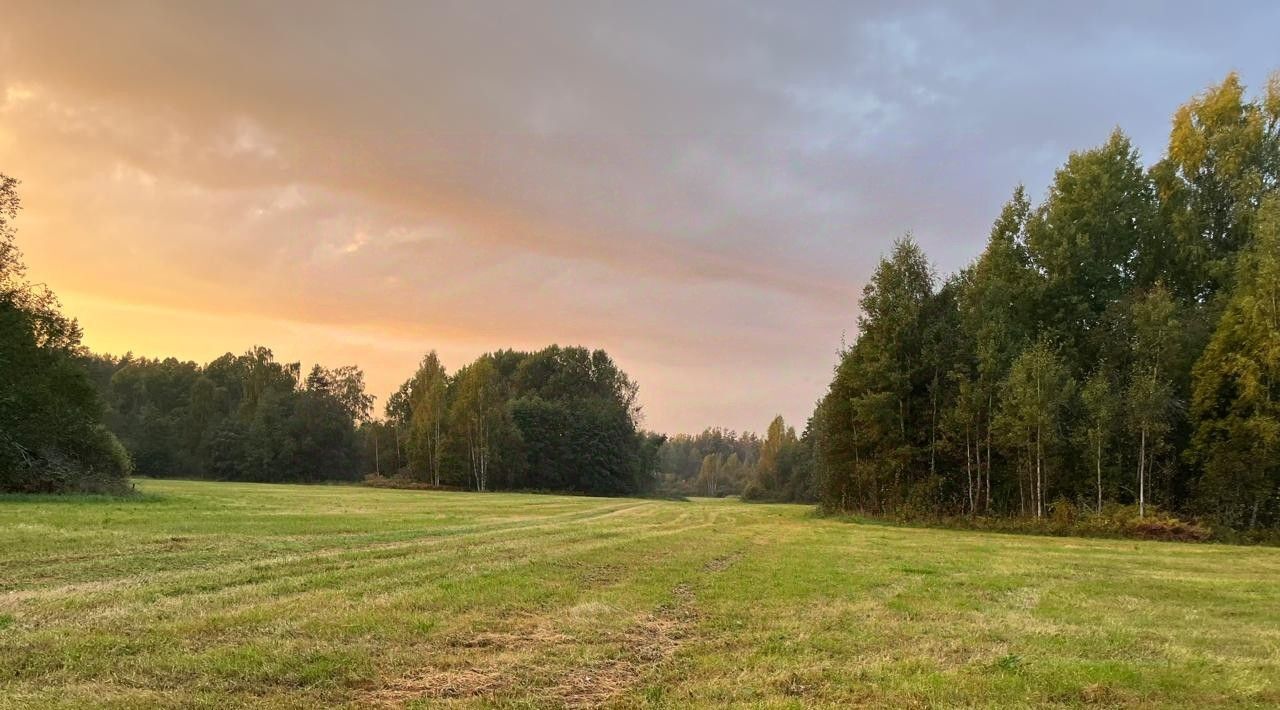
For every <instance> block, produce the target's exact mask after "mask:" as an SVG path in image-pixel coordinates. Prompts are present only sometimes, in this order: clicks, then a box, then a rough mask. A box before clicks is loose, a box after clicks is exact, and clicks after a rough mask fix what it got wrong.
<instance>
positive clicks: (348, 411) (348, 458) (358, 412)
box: [84, 347, 373, 482]
mask: <svg viewBox="0 0 1280 710" xmlns="http://www.w3.org/2000/svg"><path fill="white" fill-rule="evenodd" d="M84 363H85V365H86V367H87V369H88V370H89V372H90V373H91V377H92V380H93V381H94V383H95V384H96V385H97V387H98V391H99V392H100V394H101V396H102V399H103V401H104V402H105V405H106V416H105V422H106V424H107V426H108V427H109V428H110V429H111V430H112V431H113V432H115V434H116V436H118V437H119V438H120V440H121V441H122V442H123V443H124V445H125V447H126V448H127V449H128V450H129V452H130V453H131V454H132V456H133V461H134V466H135V468H136V471H137V473H139V474H140V475H145V476H155V477H166V476H184V477H197V478H215V479H219V480H229V481H295V482H314V481H323V480H354V479H357V478H359V477H360V472H359V469H358V464H359V457H358V454H359V442H358V439H357V432H356V424H357V422H360V421H363V420H364V419H367V418H368V416H369V414H370V410H371V406H372V402H373V398H372V397H371V396H369V395H367V394H365V392H364V374H363V373H362V372H361V371H360V370H359V369H358V368H355V367H339V368H337V369H334V370H327V369H325V368H323V367H321V366H319V365H317V366H315V367H314V368H312V370H311V371H310V372H309V373H308V374H307V376H306V377H305V378H303V377H302V376H301V367H300V365H299V364H298V363H280V362H277V361H276V360H275V357H274V355H273V354H272V352H271V350H269V349H267V348H262V347H258V348H254V349H252V350H250V351H248V352H246V353H244V354H243V355H238V356H236V355H231V354H230V353H228V354H226V355H223V356H222V357H219V358H217V359H216V360H214V361H212V362H210V363H208V364H207V365H205V366H203V367H201V366H200V365H197V364H196V363H194V362H181V361H179V360H176V359H173V358H168V359H165V360H150V359H146V358H134V357H131V356H126V357H123V358H119V359H117V358H112V357H110V356H95V355H88V356H86V357H85V358H84Z"/></svg>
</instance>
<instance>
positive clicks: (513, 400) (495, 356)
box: [364, 345, 665, 494]
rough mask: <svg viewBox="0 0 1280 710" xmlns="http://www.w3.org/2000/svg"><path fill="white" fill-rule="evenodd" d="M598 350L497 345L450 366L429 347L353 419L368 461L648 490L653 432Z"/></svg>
mask: <svg viewBox="0 0 1280 710" xmlns="http://www.w3.org/2000/svg"><path fill="white" fill-rule="evenodd" d="M636 392H637V387H636V384H635V382H633V381H632V380H631V379H630V378H629V377H627V375H626V373H625V372H623V371H622V370H621V369H620V368H618V366H617V365H616V364H615V363H614V362H613V359H612V358H610V357H609V355H608V354H607V353H605V352H604V351H603V350H588V349H586V348H582V347H561V346H558V345H552V346H550V347H547V348H544V349H542V350H539V351H537V352H532V353H529V352H517V351H514V350H499V351H497V352H493V353H487V354H485V355H482V356H480V357H479V358H477V359H476V360H475V361H474V362H472V363H470V364H468V365H466V366H465V367H463V368H461V369H459V370H458V371H457V372H455V373H454V374H452V375H450V374H448V373H447V372H446V371H445V368H444V365H443V364H442V363H441V362H440V359H439V358H438V357H437V356H436V354H435V353H434V352H432V353H430V354H428V355H427V356H426V357H425V358H423V360H422V363H421V365H419V367H418V370H417V372H415V373H414V375H413V376H412V377H411V378H409V379H408V380H406V381H405V383H404V384H402V385H401V386H400V388H399V389H398V390H397V391H396V393H395V394H393V395H392V396H391V397H390V398H389V399H388V401H387V404H386V418H385V419H384V420H383V421H380V422H370V423H367V424H366V425H365V428H364V431H365V433H366V442H365V447H364V454H365V456H366V460H368V461H370V463H372V467H369V468H368V470H370V471H375V472H377V473H380V474H383V475H393V476H400V477H402V478H406V479H409V480H413V481H420V482H424V483H429V484H431V485H435V486H456V487H467V488H472V489H474V490H481V491H483V490H494V489H508V490H547V491H576V492H582V493H592V494H632V493H644V492H648V491H650V490H651V489H652V487H653V483H654V469H655V466H656V462H657V454H658V449H659V447H660V446H661V444H662V442H663V440H664V438H665V437H662V436H660V435H657V434H651V433H645V432H641V431H640V430H639V429H638V426H637V425H638V419H639V414H640V408H639V405H638V404H637V403H636Z"/></svg>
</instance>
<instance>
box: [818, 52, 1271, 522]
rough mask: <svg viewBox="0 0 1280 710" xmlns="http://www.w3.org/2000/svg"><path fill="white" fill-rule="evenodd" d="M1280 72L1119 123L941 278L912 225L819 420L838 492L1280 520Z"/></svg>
mask: <svg viewBox="0 0 1280 710" xmlns="http://www.w3.org/2000/svg"><path fill="white" fill-rule="evenodd" d="M1278 180H1280V76H1277V77H1274V78H1273V79H1272V80H1271V82H1270V83H1269V84H1268V85H1267V86H1266V88H1265V90H1264V91H1263V92H1262V95H1261V96H1260V97H1259V98H1257V99H1254V100H1249V99H1247V98H1246V95H1245V90H1244V88H1243V87H1242V86H1241V84H1240V82H1239V80H1238V78H1237V77H1236V76H1235V75H1231V76H1228V77H1227V79H1226V80H1225V81H1224V82H1223V83H1222V84H1220V85H1218V86H1215V87H1212V88H1211V89H1209V90H1207V91H1206V92H1204V93H1203V94H1201V95H1199V96H1197V97H1195V98H1194V99H1193V100H1191V101H1190V102H1189V103H1188V104H1186V105H1185V106H1183V107H1182V108H1181V109H1179V110H1178V112H1177V113H1176V115H1175V116H1174V118H1173V129H1172V132H1171V135H1170V139H1169V145H1168V149H1167V152H1166V154H1165V155H1164V157H1163V158H1162V159H1160V160H1159V161H1157V162H1155V163H1154V164H1153V165H1151V166H1150V167H1149V168H1147V167H1144V165H1143V163H1142V160H1141V158H1140V156H1139V155H1138V153H1137V151H1136V150H1135V149H1134V147H1133V146H1132V144H1131V143H1130V141H1129V139H1128V138H1127V137H1126V136H1125V135H1124V134H1123V133H1121V132H1120V131H1119V130H1117V131H1116V132H1114V133H1113V134H1112V135H1111V137H1110V138H1109V139H1108V140H1107V141H1106V142H1105V143H1104V144H1102V145H1101V146H1099V147H1097V148H1094V149H1091V150H1085V151H1081V152H1077V153H1073V154H1072V155H1070V157H1068V159H1067V161H1066V163H1065V164H1064V165H1063V166H1062V167H1061V168H1060V169H1059V170H1058V171H1057V173H1056V175H1055V176H1054V179H1053V182H1052V184H1051V186H1050V187H1049V189H1048V191H1047V194H1046V195H1045V196H1044V198H1043V199H1042V200H1041V201H1040V202H1039V204H1033V203H1032V202H1031V200H1030V199H1029V198H1028V196H1027V195H1026V194H1025V192H1024V190H1023V189H1022V188H1018V189H1016V190H1015V191H1014V193H1013V197H1012V198H1011V199H1010V200H1009V202H1008V204H1007V205H1005V207H1004V209H1003V211H1002V212H1001V213H1000V215H999V217H998V219H996V221H995V224H994V226H993V227H992V230H991V235H990V239H989V240H988V242H987V246H986V249H985V250H984V251H983V252H982V254H981V255H980V256H979V257H978V258H977V259H976V260H975V261H974V262H973V263H972V264H970V265H969V266H968V267H966V268H964V269H962V270H961V271H960V272H959V273H956V274H952V275H950V276H948V277H946V278H945V279H939V278H938V277H937V276H936V275H935V273H934V271H933V269H932V268H931V266H930V263H929V261H928V259H927V258H926V256H925V254H924V253H922V251H921V250H920V248H919V247H918V246H917V245H916V244H915V242H913V241H912V240H911V238H910V237H907V238H904V239H901V240H899V241H898V242H897V243H896V244H894V246H893V249H892V252H891V253H890V254H889V255H888V256H887V257H886V258H884V259H883V260H882V261H881V263H880V265H879V267H878V268H877V269H876V271H875V273H874V274H873V275H872V277H871V279H870V281H869V283H868V284H867V285H866V287H865V289H864V291H863V297H862V304H861V305H862V308H861V315H860V317H859V320H858V337H857V340H856V341H855V342H854V343H853V344H852V345H851V346H849V347H847V348H846V349H845V351H844V352H843V353H842V354H841V356H840V358H839V363H838V365H837V367H836V370H835V377H834V380H833V381H832V383H831V386H830V389H829V391H828V392H827V394H826V395H825V397H823V399H822V400H821V401H820V403H819V405H818V407H817V409H816V411H815V413H814V415H813V420H812V422H811V436H812V438H813V442H812V447H813V451H814V459H815V465H816V468H817V477H818V480H819V488H820V496H821V501H822V504H823V505H824V506H825V507H826V508H827V509H831V510H841V511H862V512H866V513H870V514H876V515H892V516H899V517H929V516H940V515H1014V516H1028V517H1033V518H1041V517H1045V516H1049V515H1051V514H1059V515H1063V514H1072V513H1074V512H1078V511H1090V510H1092V511H1102V510H1103V509H1104V508H1106V507H1107V506H1108V505H1118V504H1124V505H1132V506H1134V507H1135V508H1136V514H1137V515H1138V516H1145V515H1149V514H1150V513H1151V510H1152V509H1153V508H1155V507H1158V508H1160V509H1164V510H1169V511H1174V512H1176V513H1179V514H1186V515H1193V516H1198V517H1200V518H1202V519H1205V520H1209V521H1212V522H1213V523H1214V524H1215V525H1219V526H1224V527H1231V528H1235V529H1252V528H1258V527H1263V526H1274V525H1277V524H1280V195H1278V194H1277V182H1278Z"/></svg>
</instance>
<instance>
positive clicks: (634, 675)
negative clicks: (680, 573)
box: [359, 584, 697, 708]
mask: <svg viewBox="0 0 1280 710" xmlns="http://www.w3.org/2000/svg"><path fill="white" fill-rule="evenodd" d="M672 596H673V599H672V601H670V602H668V603H667V604H664V605H662V606H660V607H658V608H657V609H655V610H654V611H652V612H649V613H647V614H644V615H643V616H641V617H640V618H639V619H638V620H637V621H636V622H635V623H633V624H631V625H629V626H627V627H626V628H625V629H623V630H622V631H618V632H615V633H609V634H605V635H604V636H603V637H602V638H601V639H600V640H599V641H598V642H595V645H598V646H600V647H603V648H607V649H610V650H609V651H608V653H607V655H606V657H604V658H601V659H600V660H597V661H591V662H587V663H584V664H582V665H579V666H577V667H574V668H572V669H570V670H569V671H567V672H564V673H561V674H559V676H558V677H557V678H556V679H555V682H554V683H552V684H550V685H549V687H546V688H545V690H543V691H541V693H540V695H541V698H542V699H543V700H545V701H547V703H548V704H550V705H553V706H558V707H569V708H583V707H598V706H601V705H605V704H608V703H609V702H610V701H611V700H614V699H616V698H618V697H619V696H621V695H622V694H624V693H625V692H626V691H627V689H628V688H630V687H631V686H633V685H634V684H635V683H636V681H637V680H638V679H639V678H640V676H641V675H642V674H643V673H644V671H645V670H647V669H648V668H651V667H653V666H654V665H656V664H659V663H662V662H663V661H665V660H666V659H667V658H669V657H670V656H671V655H672V654H673V653H675V651H676V649H678V648H679V647H680V645H681V644H683V643H684V642H685V640H686V639H687V638H688V637H689V633H690V631H691V624H692V622H693V620H694V619H695V618H696V616H697V613H696V611H695V609H694V607H693V587H691V586H690V585H688V584H680V585H677V586H676V587H675V588H674V589H673V590H672ZM591 606H592V605H591V604H586V605H579V606H578V607H574V608H575V609H580V608H586V607H591ZM568 613H572V610H570V611H569V612H568ZM446 643H447V645H448V646H450V647H452V648H455V649H458V651H459V653H460V654H461V653H466V652H467V650H473V651H476V652H478V653H480V654H482V658H480V659H478V660H479V662H477V663H473V664H470V665H468V666H466V667H463V668H431V669H425V670H424V671H423V672H420V673H417V674H414V675H410V676H405V677H401V678H397V679H394V680H390V681H387V682H385V683H384V684H383V685H382V686H380V687H378V688H376V689H374V690H371V691H369V692H368V693H367V694H365V695H364V696H363V697H362V698H360V702H359V704H360V705H370V706H376V707H403V706H405V705H407V704H409V703H411V702H414V701H419V700H449V699H467V698H471V699H483V700H491V699H494V698H495V697H496V696H497V695H500V694H501V693H503V692H506V691H509V690H511V689H512V688H515V687H517V686H518V685H525V684H526V683H532V684H537V685H541V684H539V683H538V678H539V676H541V675H543V674H545V673H546V669H545V668H543V667H541V666H542V665H543V664H542V663H540V660H541V659H543V658H544V657H545V656H546V655H548V654H549V653H554V652H555V651H556V650H559V649H571V648H574V647H581V645H582V644H583V640H582V639H578V638H574V637H573V636H569V635H566V634H564V633H561V632H559V631H557V630H556V629H555V628H553V627H552V626H551V623H550V622H548V621H542V622H537V623H533V624H530V625H529V626H527V627H525V628H523V629H520V630H517V631H501V632H497V631H491V632H490V631H487V632H482V633H476V634H470V635H467V636H461V637H456V638H453V639H450V640H448V641H447V642H446Z"/></svg>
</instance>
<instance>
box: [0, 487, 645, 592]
mask: <svg viewBox="0 0 1280 710" xmlns="http://www.w3.org/2000/svg"><path fill="white" fill-rule="evenodd" d="M653 505H654V504H653V503H652V502H649V501H645V502H642V503H636V504H632V505H627V506H619V507H617V508H610V509H606V510H601V511H588V512H587V513H583V512H581V511H574V512H572V513H566V514H562V515H557V516H553V517H552V518H535V519H533V520H530V521H519V522H515V523H508V524H499V525H494V526H458V527H456V528H448V529H443V530H435V531H432V532H431V534H428V535H424V536H422V537H418V538H414V539H410V540H401V541H396V542H388V543H379V544H374V545H368V546H364V547H357V548H353V547H350V546H336V545H332V544H329V545H326V546H324V547H321V548H317V549H315V550H312V551H309V552H300V553H291V554H288V555H279V556H276V557H270V558H266V559H257V560H237V561H235V562H231V563H228V564H224V565H220V566H216V567H212V568H210V567H205V568H201V569H199V570H192V569H190V568H184V569H174V570H168V571H165V572H161V573H159V574H149V573H147V572H140V573H135V574H131V575H127V576H124V577H118V578H113V579H109V580H98V581H93V582H80V583H75V584H69V585H62V586H59V587H51V588H40V589H18V590H13V591H9V592H5V593H4V594H0V609H6V608H8V607H9V606H10V605H13V604H17V603H21V602H27V601H33V600H40V599H56V598H60V597H71V596H75V595H78V594H81V593H84V592H94V593H107V592H111V591H116V590H118V589H121V588H124V587H130V586H135V585H137V584H139V583H141V582H145V583H154V582H156V581H157V580H166V579H174V580H177V579H182V578H183V577H185V576H187V575H191V574H202V575H208V576H210V577H219V576H221V575H225V574H228V573H231V572H235V571H245V570H253V571H261V570H265V569H271V568H274V567H277V566H284V565H288V564H291V563H298V562H306V561H310V560H315V559H322V558H328V557H342V556H345V555H352V554H359V553H360V552H362V551H370V550H400V549H406V548H414V547H419V546H423V545H438V544H443V543H445V542H449V541H453V540H461V539H466V538H472V537H478V536H483V535H489V534H501V533H503V532H528V531H531V530H537V529H542V528H547V527H554V526H557V525H560V524H564V523H572V522H584V521H590V520H593V519H598V518H607V517H610V516H612V515H616V514H621V513H623V512H627V511H634V510H638V509H646V508H651V507H652V506H653Z"/></svg>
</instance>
